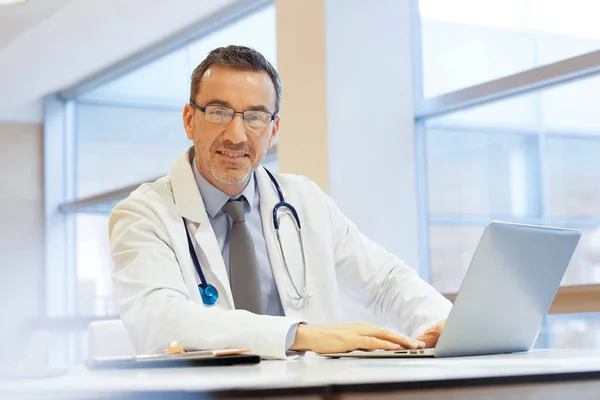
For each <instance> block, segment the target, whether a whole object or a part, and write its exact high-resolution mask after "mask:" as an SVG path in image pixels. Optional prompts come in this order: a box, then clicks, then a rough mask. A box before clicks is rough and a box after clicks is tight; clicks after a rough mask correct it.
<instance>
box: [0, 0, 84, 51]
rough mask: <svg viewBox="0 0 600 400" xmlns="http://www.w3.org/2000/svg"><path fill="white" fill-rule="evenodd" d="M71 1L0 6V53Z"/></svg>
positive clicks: (35, 0) (44, 0)
mask: <svg viewBox="0 0 600 400" xmlns="http://www.w3.org/2000/svg"><path fill="white" fill-rule="evenodd" d="M71 1H73V0H29V1H28V2H27V3H24V4H17V5H12V6H0V51H2V49H4V48H5V47H6V46H7V45H8V44H9V43H10V42H12V41H13V40H15V39H16V38H18V37H19V36H21V35H22V34H23V33H25V32H27V31H28V30H30V29H32V28H34V27H36V26H37V25H39V24H40V23H41V22H42V21H44V20H45V19H46V18H48V17H50V16H51V15H52V14H54V13H55V12H57V11H59V10H60V9H61V8H63V7H64V6H66V5H67V4H68V3H70V2H71Z"/></svg>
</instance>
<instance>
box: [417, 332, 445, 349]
mask: <svg viewBox="0 0 600 400" xmlns="http://www.w3.org/2000/svg"><path fill="white" fill-rule="evenodd" d="M439 337H440V335H439V333H438V332H435V331H427V332H424V333H423V334H421V335H419V336H417V337H416V338H415V339H417V340H419V341H421V342H423V343H425V346H426V347H435V345H436V344H437V341H438V339H439Z"/></svg>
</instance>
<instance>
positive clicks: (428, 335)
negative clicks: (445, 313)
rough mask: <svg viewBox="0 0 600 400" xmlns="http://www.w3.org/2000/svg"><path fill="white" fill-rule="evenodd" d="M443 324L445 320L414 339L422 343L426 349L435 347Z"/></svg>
mask: <svg viewBox="0 0 600 400" xmlns="http://www.w3.org/2000/svg"><path fill="white" fill-rule="evenodd" d="M445 324H446V320H445V319H444V320H442V321H440V322H438V323H437V324H435V325H434V326H432V327H431V328H429V329H427V330H426V331H425V332H423V333H422V334H420V335H419V336H417V337H416V339H417V340H420V341H421V342H424V343H425V346H426V347H427V348H428V349H429V348H432V347H435V345H436V343H437V341H438V339H439V337H440V334H441V333H442V329H444V325H445Z"/></svg>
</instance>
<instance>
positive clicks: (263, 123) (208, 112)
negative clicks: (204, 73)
mask: <svg viewBox="0 0 600 400" xmlns="http://www.w3.org/2000/svg"><path fill="white" fill-rule="evenodd" d="M190 105H191V106H192V107H194V108H195V109H197V110H200V111H202V112H203V113H204V115H205V118H206V120H207V121H210V122H213V123H215V124H228V123H230V122H231V120H233V117H234V115H235V114H242V120H243V121H244V124H245V125H246V126H247V127H248V128H250V129H253V130H256V131H258V130H262V129H266V128H267V126H269V124H270V123H271V121H273V120H274V119H275V114H271V113H270V112H268V111H258V110H246V111H235V110H234V109H233V108H230V107H225V106H221V105H212V104H209V105H207V106H205V107H202V106H199V105H198V104H196V103H195V102H194V100H190Z"/></svg>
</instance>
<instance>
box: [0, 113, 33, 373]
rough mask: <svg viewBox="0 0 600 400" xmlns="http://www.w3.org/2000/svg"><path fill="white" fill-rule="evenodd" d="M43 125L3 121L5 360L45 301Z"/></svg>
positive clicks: (0, 293)
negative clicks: (25, 326)
mask: <svg viewBox="0 0 600 400" xmlns="http://www.w3.org/2000/svg"><path fill="white" fill-rule="evenodd" d="M42 189H43V187H42V127H41V126H40V125H38V124H24V123H23V124H22V123H0V227H1V228H0V321H1V323H0V326H1V328H0V343H2V346H1V347H0V363H2V362H16V361H18V359H19V358H20V357H21V356H22V351H23V349H24V346H25V344H26V341H27V340H28V337H27V335H24V334H23V333H24V331H25V330H24V324H25V323H26V322H27V321H28V320H31V319H33V318H36V317H38V316H39V315H40V314H41V313H42V312H43V310H42V305H43V301H44V300H43V290H44V287H43V281H44V245H43V232H44V220H43V208H42V207H43V200H42V193H43V191H42Z"/></svg>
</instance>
